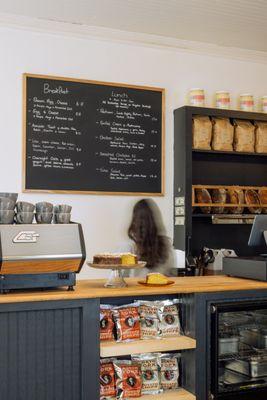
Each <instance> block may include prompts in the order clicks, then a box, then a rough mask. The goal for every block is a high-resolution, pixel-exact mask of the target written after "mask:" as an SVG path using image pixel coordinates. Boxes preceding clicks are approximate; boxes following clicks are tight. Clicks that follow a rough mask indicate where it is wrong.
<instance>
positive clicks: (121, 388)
mask: <svg viewBox="0 0 267 400" xmlns="http://www.w3.org/2000/svg"><path fill="white" fill-rule="evenodd" d="M114 368H115V372H116V393H117V399H128V398H134V397H140V396H141V389H142V378H141V369H140V366H139V365H138V364H134V363H133V362H132V361H130V360H117V361H115V362H114Z"/></svg>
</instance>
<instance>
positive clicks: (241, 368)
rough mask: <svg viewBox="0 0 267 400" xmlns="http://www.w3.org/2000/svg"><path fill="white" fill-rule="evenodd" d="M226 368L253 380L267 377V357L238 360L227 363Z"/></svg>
mask: <svg viewBox="0 0 267 400" xmlns="http://www.w3.org/2000/svg"><path fill="white" fill-rule="evenodd" d="M225 368H226V369H229V370H232V371H234V372H238V373H240V374H243V375H247V376H250V377H251V378H259V377H263V376H267V356H258V357H257V356H255V357H248V358H246V359H236V360H234V361H230V362H228V363H226V364H225Z"/></svg>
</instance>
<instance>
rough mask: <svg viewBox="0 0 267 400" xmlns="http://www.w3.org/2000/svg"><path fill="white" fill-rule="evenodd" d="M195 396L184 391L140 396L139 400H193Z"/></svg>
mask: <svg viewBox="0 0 267 400" xmlns="http://www.w3.org/2000/svg"><path fill="white" fill-rule="evenodd" d="M195 398H196V396H194V395H193V394H192V393H190V392H188V391H187V390H185V389H182V388H181V389H178V390H173V391H170V392H164V393H161V394H157V395H145V396H141V397H140V400H195Z"/></svg>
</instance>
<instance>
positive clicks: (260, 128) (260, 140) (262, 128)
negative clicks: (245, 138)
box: [255, 121, 267, 153]
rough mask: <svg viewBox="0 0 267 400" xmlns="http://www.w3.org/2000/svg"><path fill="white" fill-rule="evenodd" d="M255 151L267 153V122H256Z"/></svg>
mask: <svg viewBox="0 0 267 400" xmlns="http://www.w3.org/2000/svg"><path fill="white" fill-rule="evenodd" d="M255 126H256V131H255V151H256V153H267V122H260V121H256V122H255Z"/></svg>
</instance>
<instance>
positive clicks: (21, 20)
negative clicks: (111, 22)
mask: <svg viewBox="0 0 267 400" xmlns="http://www.w3.org/2000/svg"><path fill="white" fill-rule="evenodd" d="M0 27H8V28H13V29H23V30H31V31H34V32H42V33H49V34H54V35H61V36H62V35H63V36H71V37H78V38H81V39H97V40H103V41H108V42H110V41H112V42H119V43H124V44H125V43H126V44H132V45H142V46H148V47H157V48H161V49H164V48H165V49H169V50H177V51H182V52H187V53H194V54H200V55H206V56H207V55H208V56H212V57H222V58H230V59H235V60H240V61H249V62H254V63H260V64H267V52H264V51H254V50H248V49H240V48H236V47H226V46H218V45H215V44H210V43H203V42H195V41H188V40H181V39H176V38H170V37H165V36H157V35H150V34H146V33H137V32H128V31H121V30H117V29H110V28H103V27H98V26H89V25H83V24H75V23H67V22H60V21H55V20H45V19H41V18H31V17H25V16H21V15H15V14H6V13H0Z"/></svg>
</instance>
